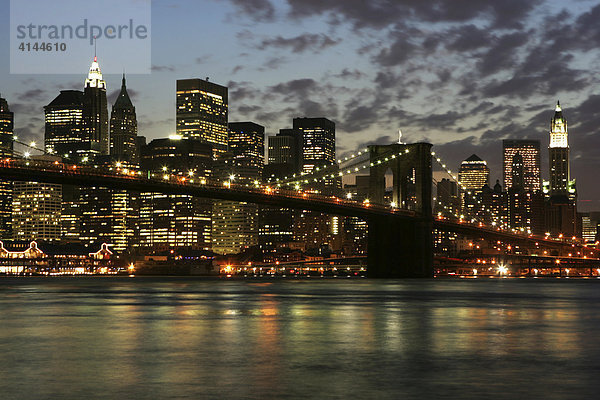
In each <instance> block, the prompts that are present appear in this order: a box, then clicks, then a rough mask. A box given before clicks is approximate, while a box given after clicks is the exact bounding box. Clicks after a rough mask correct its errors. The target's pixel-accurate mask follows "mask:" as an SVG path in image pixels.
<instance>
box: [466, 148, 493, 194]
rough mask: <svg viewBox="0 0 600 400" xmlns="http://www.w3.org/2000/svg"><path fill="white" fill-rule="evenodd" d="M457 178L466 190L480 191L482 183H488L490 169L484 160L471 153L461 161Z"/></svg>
mask: <svg viewBox="0 0 600 400" xmlns="http://www.w3.org/2000/svg"><path fill="white" fill-rule="evenodd" d="M458 180H459V181H460V182H461V183H462V185H463V186H464V187H465V189H466V190H468V191H470V192H480V191H481V190H482V188H483V186H484V185H489V182H490V169H489V168H488V166H487V163H486V162H485V161H483V160H482V159H481V158H479V157H477V155H475V154H473V155H472V156H471V157H469V158H467V159H466V160H464V161H463V162H462V163H461V165H460V168H459V170H458Z"/></svg>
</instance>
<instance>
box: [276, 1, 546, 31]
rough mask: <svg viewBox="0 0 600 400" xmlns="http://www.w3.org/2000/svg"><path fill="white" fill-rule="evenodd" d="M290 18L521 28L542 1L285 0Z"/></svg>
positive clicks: (378, 25) (355, 23) (371, 25)
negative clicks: (479, 22) (480, 21)
mask: <svg viewBox="0 0 600 400" xmlns="http://www.w3.org/2000/svg"><path fill="white" fill-rule="evenodd" d="M287 1H288V4H289V5H290V16H291V17H292V18H303V17H310V16H315V15H317V16H320V15H323V14H328V15H335V17H336V18H337V20H339V21H343V20H345V21H347V22H349V23H350V24H352V25H353V26H354V27H355V28H359V29H360V28H382V27H386V26H390V25H395V24H398V23H399V21H415V20H417V21H418V20H421V21H425V22H467V21H471V20H473V19H476V18H481V19H486V20H489V21H490V22H491V23H493V25H494V26H495V27H497V28H521V27H522V26H523V21H524V19H525V18H526V17H527V16H528V15H529V14H530V13H531V11H532V10H533V9H534V8H535V7H536V6H537V5H538V4H540V3H541V2H542V0H528V1H522V0H503V1H498V0H431V1H423V0H370V1H364V0H344V1H339V0H287Z"/></svg>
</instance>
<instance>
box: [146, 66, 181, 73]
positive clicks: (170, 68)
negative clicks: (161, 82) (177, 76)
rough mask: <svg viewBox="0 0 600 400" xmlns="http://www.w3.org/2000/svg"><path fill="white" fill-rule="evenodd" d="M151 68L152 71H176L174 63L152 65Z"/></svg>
mask: <svg viewBox="0 0 600 400" xmlns="http://www.w3.org/2000/svg"><path fill="white" fill-rule="evenodd" d="M150 70H151V71H152V72H164V71H168V72H175V67H174V66H172V65H152V66H151V67H150Z"/></svg>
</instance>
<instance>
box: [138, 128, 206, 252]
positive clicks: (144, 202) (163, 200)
mask: <svg viewBox="0 0 600 400" xmlns="http://www.w3.org/2000/svg"><path fill="white" fill-rule="evenodd" d="M212 156H213V154H212V148H211V146H210V145H208V144H206V143H202V142H201V141H199V140H194V139H181V140H178V139H155V140H153V141H151V142H150V143H148V144H147V145H146V146H144V147H143V148H142V153H141V168H142V170H143V171H144V172H145V173H148V174H151V175H153V176H155V177H162V178H163V179H165V180H171V179H182V178H184V179H187V180H190V181H191V182H194V183H202V182H206V179H208V178H210V177H211V176H212V165H213V161H212ZM211 211H212V206H211V202H210V200H207V199H201V198H198V197H192V196H187V195H168V194H163V193H141V194H140V216H139V224H138V225H139V231H140V238H139V239H140V246H141V247H144V248H146V249H151V250H155V251H161V250H167V249H187V250H210V249H211V246H212V242H211Z"/></svg>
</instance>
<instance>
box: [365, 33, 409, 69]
mask: <svg viewBox="0 0 600 400" xmlns="http://www.w3.org/2000/svg"><path fill="white" fill-rule="evenodd" d="M393 36H395V37H396V38H395V40H394V43H393V44H392V45H391V46H390V47H387V48H384V49H382V50H381V51H380V52H379V54H377V55H376V56H375V57H374V61H375V62H377V63H378V64H380V65H382V66H385V67H389V66H395V65H399V64H402V63H404V62H405V61H407V60H408V59H409V58H410V57H411V56H412V55H413V53H414V52H415V50H416V49H417V47H416V46H415V45H414V44H412V43H411V42H410V41H409V40H408V37H406V35H405V33H404V32H400V31H396V32H395V33H394V34H393Z"/></svg>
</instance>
